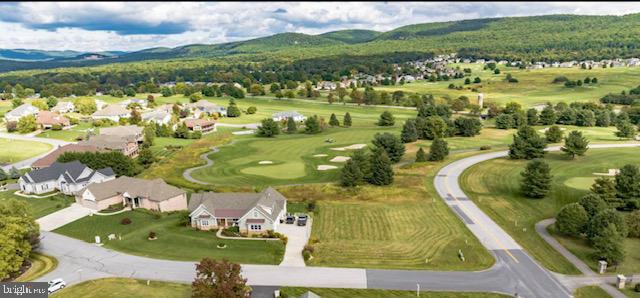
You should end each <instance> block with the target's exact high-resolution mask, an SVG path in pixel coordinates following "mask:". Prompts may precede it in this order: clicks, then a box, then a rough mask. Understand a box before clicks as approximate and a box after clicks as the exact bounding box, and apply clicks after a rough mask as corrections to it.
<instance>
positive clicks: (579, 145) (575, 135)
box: [560, 130, 589, 158]
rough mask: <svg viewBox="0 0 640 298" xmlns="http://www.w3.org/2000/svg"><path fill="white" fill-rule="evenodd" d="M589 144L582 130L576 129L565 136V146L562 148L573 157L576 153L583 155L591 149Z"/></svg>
mask: <svg viewBox="0 0 640 298" xmlns="http://www.w3.org/2000/svg"><path fill="white" fill-rule="evenodd" d="M587 146H589V141H587V138H585V137H583V136H582V132H580V131H577V130H574V131H572V132H570V133H569V135H568V136H567V138H565V140H564V147H562V148H560V150H562V152H564V153H565V154H567V155H569V156H571V158H575V157H576V155H578V156H583V155H584V153H585V152H587V149H589V148H588V147H587Z"/></svg>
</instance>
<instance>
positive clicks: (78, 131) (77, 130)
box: [38, 122, 98, 142]
mask: <svg viewBox="0 0 640 298" xmlns="http://www.w3.org/2000/svg"><path fill="white" fill-rule="evenodd" d="M92 128H93V126H92V125H91V123H90V122H80V123H79V124H77V125H74V126H73V127H71V128H69V129H64V130H51V129H48V130H45V131H43V132H42V133H40V134H38V137H40V138H51V139H58V140H63V141H67V142H75V141H77V140H78V138H79V137H82V138H84V137H85V136H86V135H87V130H89V129H92ZM96 131H98V129H96Z"/></svg>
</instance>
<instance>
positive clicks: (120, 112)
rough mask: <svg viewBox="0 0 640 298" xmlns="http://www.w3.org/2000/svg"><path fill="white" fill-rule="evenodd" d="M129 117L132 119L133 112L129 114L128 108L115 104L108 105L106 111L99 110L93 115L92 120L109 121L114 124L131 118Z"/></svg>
mask: <svg viewBox="0 0 640 298" xmlns="http://www.w3.org/2000/svg"><path fill="white" fill-rule="evenodd" d="M96 105H97V101H96ZM129 117H131V112H129V110H127V108H125V107H123V106H121V105H115V104H113V105H108V106H107V107H105V108H104V109H98V110H97V111H96V112H94V113H93V114H91V118H93V119H94V120H101V119H109V120H111V121H113V122H118V121H120V118H129Z"/></svg>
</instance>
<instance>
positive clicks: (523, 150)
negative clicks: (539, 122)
mask: <svg viewBox="0 0 640 298" xmlns="http://www.w3.org/2000/svg"><path fill="white" fill-rule="evenodd" d="M546 147H547V144H546V142H545V141H544V140H543V139H542V138H541V137H540V136H539V135H538V133H537V132H536V131H535V130H534V129H533V128H532V127H530V126H522V127H520V128H519V129H518V132H517V133H516V134H515V135H514V136H513V143H512V144H511V145H509V157H510V158H512V159H534V158H540V157H543V156H544V149H545V148H546Z"/></svg>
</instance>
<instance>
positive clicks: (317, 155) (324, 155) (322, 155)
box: [313, 154, 329, 157]
mask: <svg viewBox="0 0 640 298" xmlns="http://www.w3.org/2000/svg"><path fill="white" fill-rule="evenodd" d="M327 156H329V155H327V154H316V155H314V156H313V157H327Z"/></svg>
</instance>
